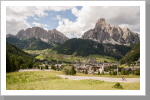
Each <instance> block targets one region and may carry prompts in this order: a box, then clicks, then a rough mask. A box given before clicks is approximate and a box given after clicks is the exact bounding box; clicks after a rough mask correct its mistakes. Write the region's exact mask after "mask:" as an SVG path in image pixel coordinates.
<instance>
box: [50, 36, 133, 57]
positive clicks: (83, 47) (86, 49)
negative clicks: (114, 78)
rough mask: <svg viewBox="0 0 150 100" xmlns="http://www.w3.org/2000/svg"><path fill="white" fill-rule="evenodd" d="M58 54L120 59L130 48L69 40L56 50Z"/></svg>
mask: <svg viewBox="0 0 150 100" xmlns="http://www.w3.org/2000/svg"><path fill="white" fill-rule="evenodd" d="M53 49H54V50H56V51H57V52H58V53H61V54H67V55H72V54H73V55H77V56H88V55H90V54H98V55H108V56H112V57H115V58H116V59H121V58H122V57H123V56H124V55H125V54H126V53H127V52H128V51H129V50H130V49H131V48H130V47H127V46H122V45H112V44H101V43H98V42H94V41H92V40H88V39H86V40H85V39H77V38H74V39H70V40H68V41H66V42H65V43H63V44H62V45H60V46H57V47H56V48H53Z"/></svg>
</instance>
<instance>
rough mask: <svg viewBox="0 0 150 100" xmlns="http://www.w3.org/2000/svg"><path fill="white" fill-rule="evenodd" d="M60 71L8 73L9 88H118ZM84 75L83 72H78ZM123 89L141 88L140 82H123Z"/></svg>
mask: <svg viewBox="0 0 150 100" xmlns="http://www.w3.org/2000/svg"><path fill="white" fill-rule="evenodd" d="M58 74H63V73H62V72H59V71H35V72H13V73H7V74H6V89H7V90H118V89H116V88H113V85H115V84H116V82H104V81H99V80H69V79H62V78H60V77H58V76H56V75H58ZM77 75H82V74H80V73H79V74H77ZM121 85H122V86H123V90H139V89H140V83H139V82H138V83H121Z"/></svg>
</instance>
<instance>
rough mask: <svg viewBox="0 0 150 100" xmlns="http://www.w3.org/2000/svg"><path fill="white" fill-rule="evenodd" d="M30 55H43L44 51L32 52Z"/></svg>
mask: <svg viewBox="0 0 150 100" xmlns="http://www.w3.org/2000/svg"><path fill="white" fill-rule="evenodd" d="M31 54H32V55H45V51H37V52H33V53H31Z"/></svg>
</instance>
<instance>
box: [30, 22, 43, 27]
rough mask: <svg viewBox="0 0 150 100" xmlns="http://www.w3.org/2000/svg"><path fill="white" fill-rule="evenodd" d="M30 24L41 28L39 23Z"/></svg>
mask: <svg viewBox="0 0 150 100" xmlns="http://www.w3.org/2000/svg"><path fill="white" fill-rule="evenodd" d="M32 24H33V25H34V26H39V27H41V26H42V25H41V23H37V22H33V23H32Z"/></svg>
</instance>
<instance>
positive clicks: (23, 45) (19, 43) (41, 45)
mask: <svg viewBox="0 0 150 100" xmlns="http://www.w3.org/2000/svg"><path fill="white" fill-rule="evenodd" d="M6 40H7V42H9V43H11V44H13V45H15V46H16V47H18V48H20V49H26V50H43V49H47V48H52V47H53V46H52V45H50V44H48V43H46V42H43V41H41V39H39V38H34V37H33V38H29V39H25V40H19V39H17V38H15V37H7V39H6Z"/></svg>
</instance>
